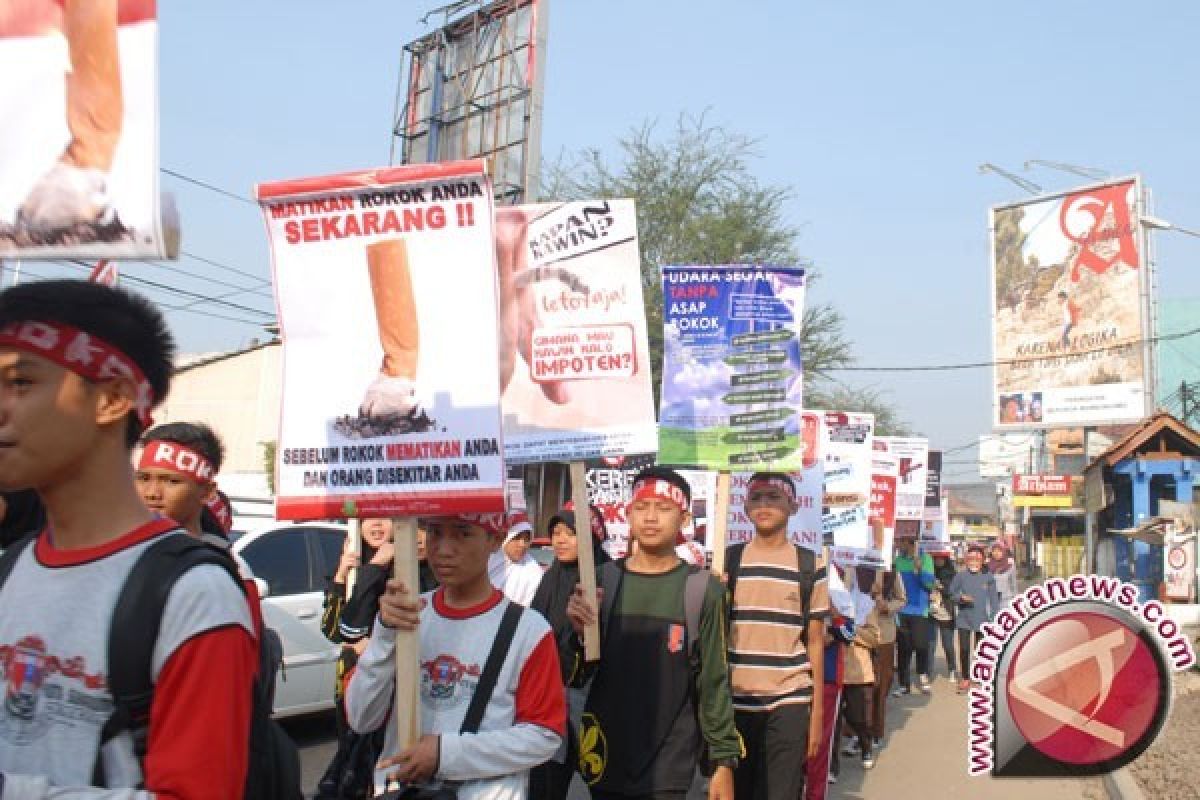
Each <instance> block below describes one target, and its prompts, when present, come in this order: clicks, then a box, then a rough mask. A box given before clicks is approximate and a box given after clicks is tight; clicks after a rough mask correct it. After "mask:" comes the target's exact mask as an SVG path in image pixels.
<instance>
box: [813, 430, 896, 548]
mask: <svg viewBox="0 0 1200 800" xmlns="http://www.w3.org/2000/svg"><path fill="white" fill-rule="evenodd" d="M814 413H819V414H822V415H823V417H824V425H823V436H824V437H825V439H824V442H825V457H824V458H823V459H822V461H823V463H824V468H825V475H824V509H823V513H822V520H821V527H822V539H823V542H824V543H825V544H832V545H833V549H832V550H831V558H832V559H833V560H834V561H836V562H837V563H839V564H844V565H846V566H853V565H862V566H871V567H880V566H883V555H882V551H881V549H880V548H877V547H873V546H872V545H873V542H872V539H871V528H870V525H869V524H868V517H869V511H870V504H871V475H872V474H873V469H872V464H871V460H872V455H873V453H872V443H873V442H874V438H875V417H874V415H872V414H859V413H853V412H845V411H824V412H814Z"/></svg>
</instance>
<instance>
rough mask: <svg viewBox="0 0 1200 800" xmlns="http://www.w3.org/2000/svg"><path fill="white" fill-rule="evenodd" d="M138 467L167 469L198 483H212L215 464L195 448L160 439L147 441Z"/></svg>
mask: <svg viewBox="0 0 1200 800" xmlns="http://www.w3.org/2000/svg"><path fill="white" fill-rule="evenodd" d="M138 469H165V470H170V471H171V472H177V473H179V474H180V475H186V476H187V477H189V478H191V479H192V480H194V481H195V482H196V483H200V484H207V483H212V479H213V465H212V462H210V461H209V460H208V459H207V458H205V457H204V456H202V455H200V454H199V453H197V452H196V451H195V450H192V449H190V448H187V447H184V446H183V445H181V444H176V443H175V442H164V441H162V440H159V439H155V440H154V441H151V442H147V443H146V447H145V448H144V449H143V450H142V457H141V460H139V461H138Z"/></svg>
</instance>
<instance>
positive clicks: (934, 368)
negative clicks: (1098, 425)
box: [825, 327, 1200, 372]
mask: <svg viewBox="0 0 1200 800" xmlns="http://www.w3.org/2000/svg"><path fill="white" fill-rule="evenodd" d="M1197 333H1200V327H1197V328H1191V329H1189V330H1186V331H1180V332H1179V333H1168V334H1165V335H1162V336H1153V337H1151V338H1149V339H1134V340H1132V341H1129V342H1122V343H1120V344H1116V345H1112V344H1106V345H1102V346H1100V347H1090V348H1086V349H1083V350H1072V351H1070V352H1069V353H1054V354H1051V355H1040V356H1028V357H1026V358H1006V359H1000V360H998V361H971V362H967V363H965V364H928V365H922V366H905V367H826V368H825V371H826V372H946V371H950V370H964V369H979V368H982V367H1000V366H1008V365H1013V364H1028V363H1031V362H1035V361H1045V360H1046V359H1050V358H1062V357H1063V356H1077V355H1087V354H1088V353H1100V352H1103V351H1105V350H1111V349H1113V348H1114V347H1134V346H1140V345H1145V344H1157V343H1159V342H1171V341H1175V340H1176V339H1185V338H1187V337H1189V336H1195V335H1196V334H1197Z"/></svg>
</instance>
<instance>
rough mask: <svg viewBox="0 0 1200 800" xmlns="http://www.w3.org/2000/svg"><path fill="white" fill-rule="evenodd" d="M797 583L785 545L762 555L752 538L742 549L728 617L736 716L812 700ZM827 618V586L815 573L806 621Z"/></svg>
mask: <svg viewBox="0 0 1200 800" xmlns="http://www.w3.org/2000/svg"><path fill="white" fill-rule="evenodd" d="M799 580H800V576H799V565H798V564H797V563H796V549H795V548H794V547H792V546H791V545H790V544H789V545H788V547H786V548H779V549H776V550H767V549H766V548H764V547H762V546H761V545H760V543H759V540H758V539H757V538H755V539H752V540H751V541H750V542H749V543H748V544H747V545H746V549H745V551H744V552H743V553H742V561H741V564H740V566H739V569H738V576H737V584H736V586H735V587H734V597H733V607H732V610H731V613H730V619H731V621H732V625H731V628H730V635H729V664H730V667H731V670H732V672H731V676H730V680H731V684H732V687H733V707H734V708H735V709H737V710H738V711H770V710H772V709H775V708H778V707H780V706H784V705H795V704H804V703H809V702H811V700H812V667H811V665H810V664H809V661H808V650H807V648H806V647H805V631H804V630H803V628H802V625H803V619H804V609H803V605H802V599H801V597H800V583H799ZM829 613H830V607H829V586H828V583H827V581H826V579H825V570H824V569H818V570H817V574H816V580H815V582H814V583H813V589H812V598H811V601H810V604H809V619H824V618H826V617H828V616H829Z"/></svg>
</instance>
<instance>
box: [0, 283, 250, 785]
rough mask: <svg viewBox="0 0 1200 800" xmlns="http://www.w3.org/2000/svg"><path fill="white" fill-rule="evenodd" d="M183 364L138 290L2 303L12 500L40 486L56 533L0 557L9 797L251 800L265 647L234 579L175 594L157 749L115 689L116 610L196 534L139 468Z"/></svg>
mask: <svg viewBox="0 0 1200 800" xmlns="http://www.w3.org/2000/svg"><path fill="white" fill-rule="evenodd" d="M173 353H174V343H173V342H172V340H171V336H170V334H169V332H168V331H167V329H166V325H165V323H164V321H163V319H162V316H161V315H160V314H159V313H158V312H157V311H156V310H155V309H154V308H153V307H152V306H151V305H150V304H149V303H148V302H146V301H145V300H144V299H142V298H140V297H137V296H136V295H133V294H130V293H129V292H126V291H123V290H119V289H115V288H110V287H106V286H102V285H99V284H92V283H83V282H80V281H45V282H41V283H31V284H25V285H22V286H17V287H13V288H10V289H7V290H5V291H4V292H0V486H3V487H5V488H10V489H16V488H26V487H29V488H33V489H35V490H36V491H37V493H38V495H39V497H40V498H41V500H42V502H43V503H44V505H45V509H46V519H47V523H46V526H45V529H44V530H42V531H40V532H39V533H38V534H37V535H36V537H34V538H32V539H29V540H25V541H23V542H22V543H21V544H18V545H15V546H14V547H13V548H10V549H9V550H8V551H6V553H5V555H4V557H3V559H0V608H3V609H4V611H5V613H3V614H0V673H2V674H3V676H4V680H5V702H4V704H3V705H2V706H0V797H20V798H43V797H58V796H65V795H68V794H69V795H70V796H71V797H78V798H87V797H97V798H103V797H116V796H118V795H119V796H121V797H125V798H131V799H132V798H147V799H148V798H151V797H154V796H168V797H179V798H200V797H238V796H241V794H242V791H243V788H244V784H245V780H246V765H247V752H248V736H249V730H250V710H251V684H252V681H253V678H254V672H255V668H256V664H257V646H256V642H255V639H254V634H253V628H252V623H251V620H250V614H249V612H248V610H247V606H246V600H245V597H244V595H243V594H242V591H241V589H240V588H239V587H238V585H237V584H236V583H235V581H234V580H233V578H232V577H231V576H230V574H229V571H228V570H226V569H223V568H222V567H220V566H216V565H212V564H203V565H200V566H197V567H194V568H192V569H190V570H188V571H187V572H185V573H184V574H183V575H182V576H181V577H179V579H178V580H177V581H175V583H174V584H173V585H172V588H171V589H170V590H169V594H168V595H167V598H166V602H165V605H164V610H163V614H162V616H161V618H160V620H159V627H158V635H157V639H156V640H155V644H154V655H153V661H152V665H151V676H150V677H151V679H152V681H153V687H154V691H153V703H152V705H151V707H150V710H149V719H148V731H147V736H146V738H145V739H139V740H138V741H137V742H135V737H134V735H133V734H132V733H131V730H132V728H133V727H134V725H133V724H130V723H128V722H127V721H124V720H122V719H121V717H120V716H118V715H116V714H114V711H113V696H112V693H111V692H110V689H109V678H110V677H111V676H110V675H109V674H108V673H109V669H108V658H109V652H108V648H107V644H108V634H109V628H110V621H111V619H112V616H113V612H114V606H115V604H116V601H117V597H118V595H119V594H120V593H121V590H122V587H123V586H124V585H125V581H126V579H127V577H128V576H129V575H130V573H131V571H132V570H133V569H134V567H135V564H137V563H138V561H139V559H140V557H141V556H142V555H143V554H144V553H146V552H148V551H153V552H156V550H154V549H155V548H158V547H161V546H162V545H171V544H173V542H172V541H170V540H174V539H176V537H183V536H185V535H186V534H185V533H183V532H182V531H181V530H180V529H179V527H178V525H177V524H176V523H175V522H172V521H170V520H165V519H158V518H155V516H154V515H153V514H152V513H151V512H150V511H149V510H148V509H147V508H146V507H145V505H143V503H142V501H141V498H140V497H139V496H138V493H137V490H136V488H135V486H134V481H133V470H132V467H131V464H130V449H131V448H132V447H133V445H134V443H135V442H136V441H137V440H138V437H139V435H140V434H141V432H142V431H143V430H145V428H147V427H148V426H149V423H150V410H151V409H152V408H153V407H154V406H155V405H157V404H158V403H159V402H161V400H162V399H163V397H165V395H166V393H167V388H168V386H169V383H170V373H171V357H172V355H173ZM214 664H220V665H221V668H220V669H219V670H214V669H213V665H214ZM135 722H136V721H135ZM143 724H144V723H143ZM90 787H106V788H90ZM134 787H139V788H137V789H135V788H134ZM113 789H126V791H120V792H114V791H112V790H113Z"/></svg>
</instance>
